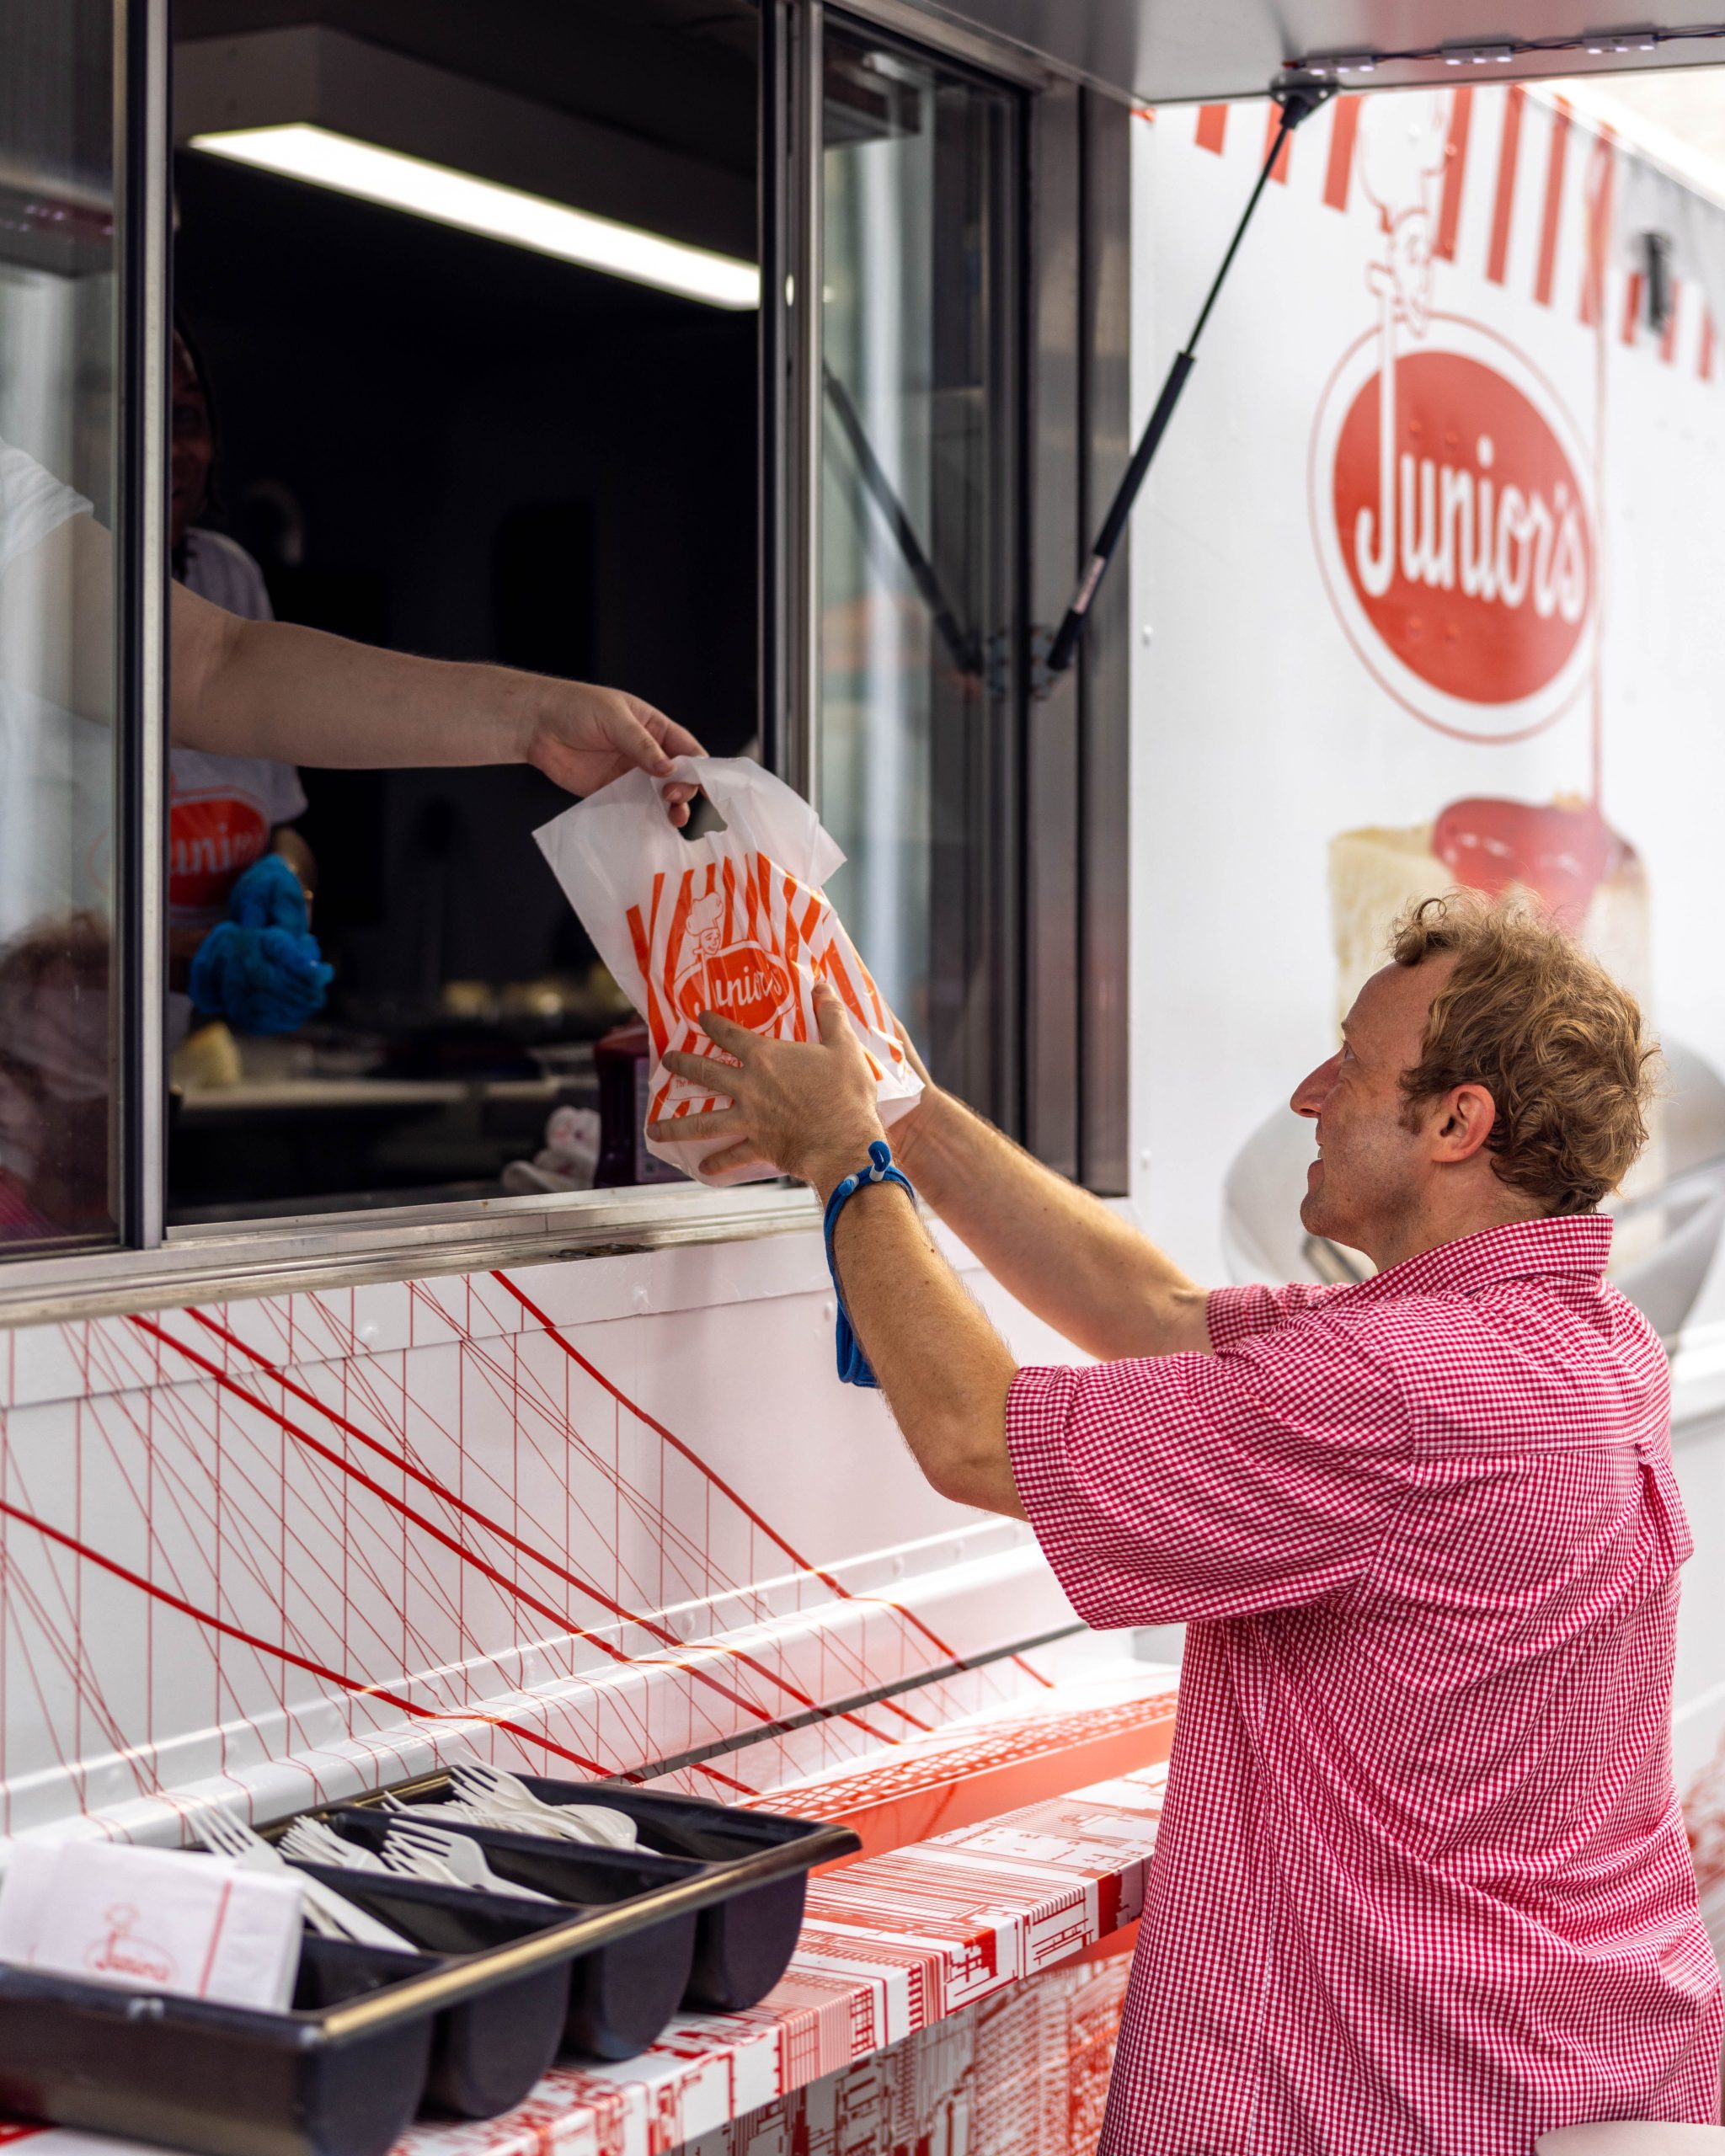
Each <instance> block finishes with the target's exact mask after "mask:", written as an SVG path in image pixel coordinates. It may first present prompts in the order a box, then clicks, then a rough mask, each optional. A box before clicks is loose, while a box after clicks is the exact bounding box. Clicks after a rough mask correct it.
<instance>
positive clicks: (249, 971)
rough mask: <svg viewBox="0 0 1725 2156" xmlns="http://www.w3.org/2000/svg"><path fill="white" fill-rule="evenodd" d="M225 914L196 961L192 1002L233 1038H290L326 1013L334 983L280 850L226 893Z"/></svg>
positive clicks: (303, 900) (258, 863)
mask: <svg viewBox="0 0 1725 2156" xmlns="http://www.w3.org/2000/svg"><path fill="white" fill-rule="evenodd" d="M227 912H228V918H227V920H226V921H223V922H222V923H221V925H220V926H218V927H216V928H212V929H211V931H210V933H209V934H208V935H207V936H206V937H205V938H204V940H203V942H201V943H200V945H199V946H198V949H197V954H196V956H195V958H193V960H192V971H191V995H192V1001H193V1003H194V1005H195V1006H196V1008H197V1009H198V1010H200V1011H203V1012H204V1013H205V1014H206V1016H208V1017H216V1018H226V1019H227V1022H228V1024H229V1025H231V1026H232V1027H233V1028H234V1030H235V1032H236V1033H293V1032H294V1031H295V1030H296V1028H297V1027H300V1026H302V1025H303V1024H304V1023H305V1022H306V1020H307V1018H309V1017H311V1015H312V1012H313V1011H320V1010H322V1008H323V999H324V995H325V993H326V991H327V990H328V986H329V984H330V982H331V981H332V980H333V979H334V967H331V966H326V965H325V964H324V963H323V953H321V952H320V951H319V950H318V939H317V937H315V936H313V935H312V931H311V926H310V920H309V916H308V915H307V912H306V894H305V893H304V891H303V890H302V889H301V888H300V879H299V878H298V877H297V876H296V875H295V874H294V873H293V871H292V869H291V868H290V867H289V866H288V865H287V863H286V862H285V861H284V860H283V859H282V857H281V856H280V854H279V853H266V854H265V855H264V857H263V859H262V860H261V861H254V862H253V863H252V865H251V867H249V868H248V869H247V871H246V873H244V875H243V876H242V877H241V878H240V879H239V881H238V883H236V884H235V885H234V887H233V889H232V891H231V892H229V894H228V898H227Z"/></svg>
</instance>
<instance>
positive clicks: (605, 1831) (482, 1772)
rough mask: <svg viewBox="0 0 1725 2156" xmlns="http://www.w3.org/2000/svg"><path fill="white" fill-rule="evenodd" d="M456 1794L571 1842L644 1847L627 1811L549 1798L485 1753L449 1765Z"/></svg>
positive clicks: (526, 1828)
mask: <svg viewBox="0 0 1725 2156" xmlns="http://www.w3.org/2000/svg"><path fill="white" fill-rule="evenodd" d="M450 1780H451V1782H452V1783H453V1785H454V1786H455V1790H456V1794H457V1796H458V1797H462V1798H464V1799H465V1800H466V1801H467V1802H468V1803H469V1804H472V1805H474V1806H483V1809H484V1810H486V1811H487V1812H494V1813H505V1814H507V1815H509V1817H510V1824H511V1825H514V1824H515V1822H516V1821H517V1820H519V1821H520V1822H521V1828H520V1831H521V1832H523V1833H530V1834H556V1835H558V1837H559V1838H561V1839H563V1840H564V1841H569V1842H586V1843H588V1844H596V1845H598V1846H599V1847H601V1848H604V1849H638V1848H639V1847H640V1840H639V1837H638V1835H637V1833H636V1832H635V1822H634V1821H633V1819H631V1818H630V1817H629V1816H628V1813H627V1812H615V1811H613V1810H612V1809H611V1806H609V1805H606V1804H547V1803H546V1802H545V1801H544V1800H543V1799H542V1797H537V1796H534V1794H533V1792H532V1790H530V1789H529V1788H528V1787H527V1785H526V1783H525V1782H523V1781H520V1780H517V1779H516V1778H515V1775H514V1774H505V1772H504V1770H503V1769H502V1768H501V1767H494V1766H493V1765H492V1764H491V1763H490V1762H489V1760H487V1759H463V1760H462V1761H461V1762H460V1764H458V1765H457V1766H455V1767H452V1768H451V1769H450Z"/></svg>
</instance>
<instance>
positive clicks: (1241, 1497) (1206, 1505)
mask: <svg viewBox="0 0 1725 2156" xmlns="http://www.w3.org/2000/svg"><path fill="white" fill-rule="evenodd" d="M1213 1316H1214V1314H1213ZM1254 1319H1255V1320H1256V1321H1257V1323H1256V1325H1254V1323H1253V1322H1252V1321H1253V1320H1254ZM1242 1321H1243V1322H1242ZM1212 1337H1213V1339H1214V1340H1215V1343H1216V1352H1215V1353H1212V1354H1209V1355H1159V1356H1153V1357H1150V1358H1144V1359H1141V1360H1136V1361H1131V1362H1120V1363H1103V1364H1097V1365H1095V1366H1094V1367H1092V1368H1089V1369H1023V1370H1020V1371H1019V1373H1018V1374H1017V1378H1016V1379H1015V1380H1014V1381H1013V1385H1012V1392H1011V1395H1010V1396H1009V1398H1008V1401H1007V1444H1008V1446H1009V1448H1010V1450H1011V1453H1012V1471H1013V1475H1014V1476H1015V1477H1016V1479H1017V1487H1018V1495H1019V1497H1020V1498H1021V1500H1022V1501H1023V1505H1024V1508H1025V1510H1026V1512H1027V1513H1028V1514H1029V1517H1030V1522H1031V1525H1032V1526H1033V1528H1034V1529H1035V1530H1036V1535H1037V1540H1039V1542H1040V1544H1041V1545H1042V1548H1043V1551H1044V1555H1045V1556H1047V1558H1048V1561H1049V1564H1050V1565H1051V1566H1053V1567H1054V1570H1055V1574H1056V1576H1057V1577H1058V1578H1059V1580H1060V1584H1061V1586H1062V1587H1063V1588H1065V1591H1066V1593H1067V1596H1068V1598H1070V1600H1071V1604H1072V1606H1073V1608H1074V1609H1076V1611H1077V1612H1078V1614H1079V1615H1080V1616H1081V1617H1082V1618H1084V1619H1085V1620H1086V1621H1087V1623H1089V1624H1092V1625H1097V1626H1108V1625H1162V1624H1175V1623H1181V1622H1184V1621H1187V1620H1202V1619H1206V1618H1215V1617H1232V1616H1246V1615H1251V1614H1257V1613H1259V1612H1262V1611H1265V1610H1269V1609H1283V1608H1292V1607H1295V1606H1297V1605H1299V1604H1306V1603H1312V1602H1318V1601H1322V1600H1324V1599H1326V1598H1329V1597H1332V1596H1336V1595H1340V1594H1343V1593H1346V1592H1347V1591H1348V1589H1350V1588H1353V1587H1354V1586H1356V1585H1357V1584H1358V1583H1359V1582H1360V1581H1361V1580H1362V1579H1363V1578H1364V1577H1365V1574H1366V1572H1367V1571H1368V1569H1369V1567H1370V1563H1371V1560H1372V1557H1373V1556H1374V1554H1375V1550H1376V1549H1377V1546H1378V1544H1379V1542H1380V1540H1381V1538H1382V1536H1383V1534H1384V1532H1385V1530H1386V1527H1387V1526H1388V1524H1389V1523H1390V1521H1391V1518H1393V1516H1394V1513H1395V1510H1396V1508H1397V1505H1398V1503H1399V1502H1400V1501H1401V1499H1402V1495H1403V1492H1404V1491H1405V1489H1406V1487H1407V1468H1408V1449H1407V1412H1406V1409H1405V1407H1404V1406H1403V1402H1402V1397H1401V1396H1400V1393H1399V1391H1398V1390H1397V1386H1396V1385H1395V1384H1394V1382H1393V1380H1392V1379H1391V1375H1390V1374H1389V1373H1388V1371H1387V1369H1386V1368H1385V1367H1384V1366H1383V1364H1382V1363H1381V1360H1380V1358H1378V1357H1377V1356H1375V1354H1374V1353H1372V1350H1371V1347H1370V1342H1369V1341H1368V1340H1363V1339H1361V1338H1360V1337H1358V1335H1357V1334H1356V1332H1355V1331H1354V1328H1351V1327H1348V1326H1343V1325H1338V1324H1333V1323H1327V1322H1326V1321H1325V1317H1324V1315H1323V1313H1322V1311H1321V1310H1319V1311H1316V1312H1312V1313H1311V1314H1309V1315H1305V1316H1304V1317H1303V1318H1300V1319H1296V1320H1295V1321H1292V1322H1290V1321H1288V1319H1287V1318H1286V1317H1284V1316H1282V1315H1280V1314H1279V1313H1275V1312H1273V1311H1272V1310H1269V1309H1268V1308H1266V1309H1263V1310H1259V1309H1256V1308H1253V1309H1252V1310H1250V1311H1249V1312H1248V1311H1247V1310H1243V1309H1242V1310H1240V1311H1238V1312H1234V1311H1226V1312H1225V1313H1224V1314H1223V1322H1221V1323H1220V1324H1215V1323H1214V1322H1213V1326H1212Z"/></svg>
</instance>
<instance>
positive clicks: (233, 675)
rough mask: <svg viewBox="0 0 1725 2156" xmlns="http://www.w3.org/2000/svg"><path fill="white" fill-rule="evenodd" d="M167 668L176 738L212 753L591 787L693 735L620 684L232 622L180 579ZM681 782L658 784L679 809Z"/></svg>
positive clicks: (657, 762)
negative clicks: (528, 772)
mask: <svg viewBox="0 0 1725 2156" xmlns="http://www.w3.org/2000/svg"><path fill="white" fill-rule="evenodd" d="M170 680H171V681H172V684H173V695H174V705H173V731H174V739H175V740H176V741H177V742H180V743H182V744H184V745H185V746H186V747H187V748H191V749H205V750H209V751H210V752H211V754H212V755H228V756H269V757H273V758H275V760H277V761H279V762H281V763H285V764H310V765H312V766H323V767H325V768H328V769H341V768H348V769H367V768H371V767H373V766H394V765H402V764H411V765H466V764H516V763H530V764H537V766H538V767H539V769H540V770H541V771H543V772H544V773H545V774H546V776H547V777H548V778H553V779H555V780H556V782H558V785H559V786H563V787H567V788H568V789H569V792H571V793H593V792H597V791H598V789H599V788H600V787H601V786H607V785H609V784H610V782H611V780H612V779H614V778H621V777H622V775H623V773H624V772H625V771H629V770H631V769H633V766H636V765H641V766H644V768H645V769H647V770H648V771H653V772H654V773H655V774H656V775H657V776H661V777H663V776H665V775H666V774H668V772H669V771H670V760H671V758H672V757H673V756H684V755H699V754H700V744H699V743H698V742H697V740H696V739H695V738H694V736H693V735H692V734H686V733H685V732H684V730H683V728H681V727H680V726H677V725H676V724H674V723H672V721H671V720H670V719H668V718H666V717H665V714H664V712H659V711H655V710H654V707H652V705H651V704H649V703H644V702H642V700H641V699H640V697H638V696H628V695H627V694H626V693H625V692H624V691H622V690H621V689H604V688H595V687H593V686H590V685H589V684H587V683H585V682H580V681H558V680H551V679H549V678H548V677H547V676H545V675H537V674H518V673H516V672H515V671H514V670H511V669H510V668H509V667H506V666H463V665H457V664H451V662H449V661H448V660H445V659H414V658H409V657H408V656H407V655H405V654H403V653H401V652H395V651H380V650H377V649H376V648H373V647H372V646H371V645H369V644H362V643H350V642H349V641H348V639H347V638H344V637H332V636H326V635H324V634H323V632H322V631H321V630H318V629H306V628H299V627H295V626H294V625H292V624H291V623H289V622H243V621H241V620H240V619H239V617H238V616H237V615H233V614H228V613H224V612H223V611H222V609H221V608H220V607H219V606H211V605H210V603H209V601H208V600H203V599H200V598H198V597H197V596H196V595H195V593H193V592H190V591H188V590H186V589H185V587H184V585H183V584H175V585H174V591H173V660H172V669H171V673H170ZM691 791H692V789H690V788H681V787H680V788H676V789H674V791H673V792H672V793H670V794H668V795H667V797H666V798H667V799H672V800H674V802H675V803H676V808H677V810H678V814H677V818H676V820H678V821H679V822H681V821H682V820H684V819H686V814H687V810H686V807H685V806H684V805H683V804H684V803H686V801H687V799H688V796H689V793H690V792H691Z"/></svg>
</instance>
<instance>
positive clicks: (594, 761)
mask: <svg viewBox="0 0 1725 2156" xmlns="http://www.w3.org/2000/svg"><path fill="white" fill-rule="evenodd" d="M533 686H534V689H535V691H536V692H537V693H536V695H535V698H534V702H533V707H532V709H531V711H530V712H528V713H527V714H526V741H525V744H524V745H523V749H522V752H521V753H522V759H523V760H524V761H526V762H527V763H530V764H536V765H537V766H538V767H539V769H540V770H541V771H543V772H544V774H545V776H547V778H552V779H555V780H556V782H557V783H558V785H559V786H561V787H565V788H566V789H567V790H568V791H569V792H571V793H596V792H598V791H599V789H600V787H601V786H609V785H610V783H611V781H612V780H613V779H614V778H621V777H622V775H623V773H624V772H625V771H633V769H634V768H635V766H637V765H639V766H640V767H641V769H642V770H643V771H651V772H652V774H653V775H654V777H655V778H664V777H666V776H669V774H670V768H671V759H672V758H673V757H674V756H698V755H701V754H702V748H701V744H700V743H699V742H698V741H697V739H695V737H694V735H693V734H690V733H688V732H687V731H686V730H685V728H682V727H681V726H678V725H677V724H676V723H675V722H674V721H673V720H671V719H669V718H666V717H665V713H664V712H662V711H655V710H654V708H653V706H652V705H651V704H649V703H644V702H642V700H641V698H640V697H639V696H629V695H628V694H627V693H626V692H625V691H623V690H622V689H598V688H595V687H593V686H591V685H590V683H588V682H585V681H553V680H542V679H536V680H535V681H534V685H533ZM662 790H663V792H664V794H665V803H666V806H667V807H668V808H669V809H670V819H671V821H672V823H674V824H677V825H682V824H686V823H687V822H688V820H689V803H690V802H691V801H692V799H693V798H694V797H695V795H696V793H697V792H698V791H699V788H698V787H693V786H688V785H681V784H679V785H675V786H667V787H664V788H663V789H662Z"/></svg>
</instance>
